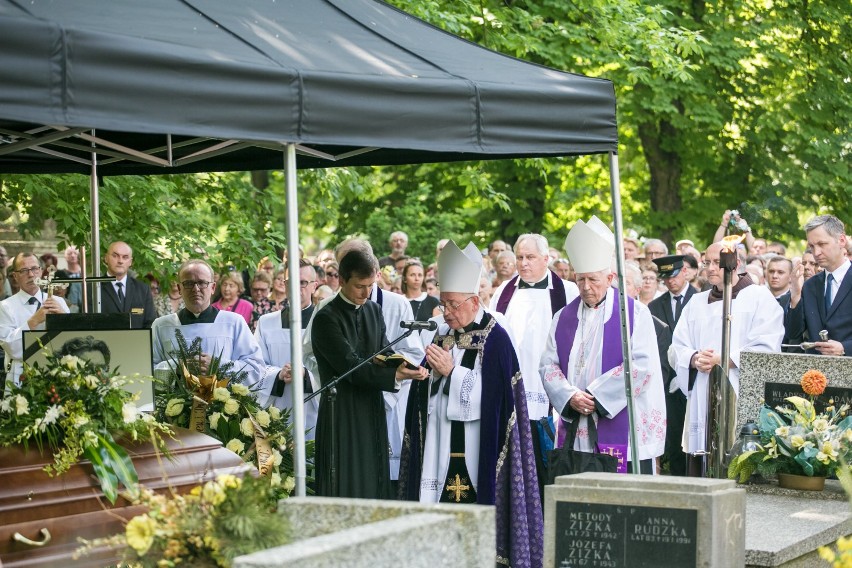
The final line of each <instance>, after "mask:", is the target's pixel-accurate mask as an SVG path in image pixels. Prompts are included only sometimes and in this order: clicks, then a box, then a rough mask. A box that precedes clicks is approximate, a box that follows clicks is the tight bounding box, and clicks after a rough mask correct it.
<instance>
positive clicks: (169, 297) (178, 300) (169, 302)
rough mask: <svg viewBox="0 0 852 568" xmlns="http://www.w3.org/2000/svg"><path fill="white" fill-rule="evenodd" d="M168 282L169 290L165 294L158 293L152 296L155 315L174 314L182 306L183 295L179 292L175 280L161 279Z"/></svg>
mask: <svg viewBox="0 0 852 568" xmlns="http://www.w3.org/2000/svg"><path fill="white" fill-rule="evenodd" d="M163 281H164V282H166V283H167V284H168V287H169V291H168V293H166V294H160V295H159V296H157V297H156V298H154V308H155V309H156V310H157V317H161V316H167V315H169V314H176V313H178V312H179V311H180V310H182V309H183V308H184V304H183V296H182V295H181V293H180V287H179V286H178V282H177V280H171V279H170V280H168V281H166V280H165V279H164V280H163Z"/></svg>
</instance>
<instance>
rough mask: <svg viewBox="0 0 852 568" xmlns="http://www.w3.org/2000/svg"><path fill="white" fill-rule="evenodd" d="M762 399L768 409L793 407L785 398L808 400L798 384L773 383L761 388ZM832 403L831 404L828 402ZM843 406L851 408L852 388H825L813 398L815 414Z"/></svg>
mask: <svg viewBox="0 0 852 568" xmlns="http://www.w3.org/2000/svg"><path fill="white" fill-rule="evenodd" d="M763 389H764V390H763V399H764V400H765V401H766V405H767V406H768V407H769V408H775V407H777V406H786V407H789V408H792V407H793V405H792V404H790V403H789V402H787V401H786V400H784V399H786V398H787V397H790V396H799V397H802V398H810V397H809V396H808V395H806V394H805V391H803V390H802V386H801V385H800V384H799V383H792V384H791V383H775V382H767V383H766V384H765V385H764V387H763ZM829 401H833V402H829ZM844 404H848V405H850V406H852V388H846V387H826V388H825V392H823V393H822V394H821V395H819V396H818V397H816V398H815V400H814V407H816V410H817V412H825V408H826V407H827V406H829V405H834V406H835V407H837V408H839V407H841V406H842V405H844Z"/></svg>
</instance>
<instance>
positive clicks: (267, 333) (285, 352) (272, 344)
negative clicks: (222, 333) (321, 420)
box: [254, 312, 319, 440]
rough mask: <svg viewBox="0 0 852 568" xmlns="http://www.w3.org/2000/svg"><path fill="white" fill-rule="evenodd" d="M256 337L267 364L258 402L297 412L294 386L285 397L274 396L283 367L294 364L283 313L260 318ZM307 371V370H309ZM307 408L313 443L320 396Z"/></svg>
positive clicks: (307, 431)
mask: <svg viewBox="0 0 852 568" xmlns="http://www.w3.org/2000/svg"><path fill="white" fill-rule="evenodd" d="M254 337H255V339H256V340H257V343H258V345H260V353H261V355H262V356H263V361H264V363H266V369H265V371H264V381H263V382H264V388H265V389H266V390H264V391H263V392H258V402H260V404H261V406H266V404H267V403H271V404H272V405H273V406H275V407H276V408H280V409H282V410H283V409H288V410H290V412H291V415H290V419H291V420H292V418H293V417H292V411H293V383H292V381H291V382H289V383H287V384H285V385H284V393H283V394H282V395H281V396H271V394H270V393H271V392H272V388H273V386H274V385H275V381H276V380H277V378H278V373H279V372H280V371H281V368H282V367H283V366H284V365H286V364H287V363H289V362H290V328H289V327H283V326H282V325H281V312H272V313H268V314H264V315H262V316H260V319H258V320H257V329H256V330H255V332H254ZM306 372H307V371H306ZM304 406H305V439H306V440H313V439H314V436H316V432H315V429H316V425H317V413H318V412H319V397H315V398H313V399H311V400H310V401H308V402H306V403H304Z"/></svg>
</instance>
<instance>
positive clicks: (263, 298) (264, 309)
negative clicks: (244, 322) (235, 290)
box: [249, 270, 272, 331]
mask: <svg viewBox="0 0 852 568" xmlns="http://www.w3.org/2000/svg"><path fill="white" fill-rule="evenodd" d="M271 290H272V278H271V277H270V276H269V273H268V272H266V271H265V270H258V271H257V272H255V273H254V276H253V277H252V279H251V283H250V284H249V292H250V293H251V307H252V309H251V322H249V327H250V328H251V330H252V331H254V330H255V328H256V327H257V320H259V319H260V316H262V315H264V314H268V313H270V312H271V311H272V304H270V303H269V292H270V291H271Z"/></svg>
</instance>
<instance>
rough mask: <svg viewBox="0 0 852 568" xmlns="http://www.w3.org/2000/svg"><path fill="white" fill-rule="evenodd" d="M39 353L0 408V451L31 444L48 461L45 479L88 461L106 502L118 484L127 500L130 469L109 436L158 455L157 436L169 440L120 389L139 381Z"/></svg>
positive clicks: (133, 479)
mask: <svg viewBox="0 0 852 568" xmlns="http://www.w3.org/2000/svg"><path fill="white" fill-rule="evenodd" d="M45 354H46V358H47V362H46V364H45V365H44V366H39V365H38V364H35V365H33V366H29V365H25V366H24V372H23V374H22V375H21V384H20V385H19V386H14V385H13V386H12V387H11V388H10V390H9V392H8V393H6V396H5V397H4V398H3V400H2V402H0V446H12V445H18V444H20V445H23V446H24V447H25V448H26V447H28V446H29V444H31V443H34V444H36V446H38V449H39V451H41V452H44V449H45V446H47V448H48V449H49V450H50V451H51V452H53V457H54V461H53V463H52V464H50V465H48V466H47V467H46V468H45V471H46V472H47V473H48V474H49V475H51V476H53V475H59V474H62V473H65V472H66V471H68V469H69V468H70V467H71V466H72V465H74V464H76V463H77V462H78V461H80V460H81V459H82V458H85V459H88V460H89V461H90V462H91V463H92V466H93V467H94V470H95V475H96V476H97V478H98V481H99V482H100V485H101V489H102V490H103V492H104V496H105V497H106V498H107V499H108V500H109V502H110V503H115V500H116V498H117V497H118V487H119V484H122V485H124V487H125V489H126V490H127V491H128V493H130V494H131V495H133V494H135V493H136V492H137V491H138V477H137V474H136V468H135V467H134V466H133V462H132V461H131V460H130V457H129V456H128V455H127V452H126V451H125V450H124V448H122V447H121V445H119V444H118V443H117V442H116V437H119V436H121V439H123V440H131V441H134V442H135V441H148V440H150V441H152V442H154V444H155V445H156V446H158V447H159V448H160V449H161V451H165V448H164V445H163V437H164V436H172V432H171V429H170V428H169V427H168V426H166V425H165V424H163V423H161V422H158V421H157V420H155V419H154V417H153V416H151V415H149V414H144V413H142V412H140V411H139V409H138V408H137V407H136V405H135V403H134V395H133V394H131V393H130V392H128V391H126V390H124V389H123V388H122V387H123V386H125V385H126V384H128V383H131V382H133V381H138V380H142V378H141V377H134V378H131V377H122V376H118V374H117V373H116V372H113V373H109V372H106V371H105V370H104V369H103V368H102V367H101V366H99V365H95V364H92V363H90V362H88V361H86V360H84V359H80V358H78V357H75V356H73V355H66V356H64V357H62V358H59V357H57V356H56V355H54V354H53V353H52V352H50V351H46V352H45Z"/></svg>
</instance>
